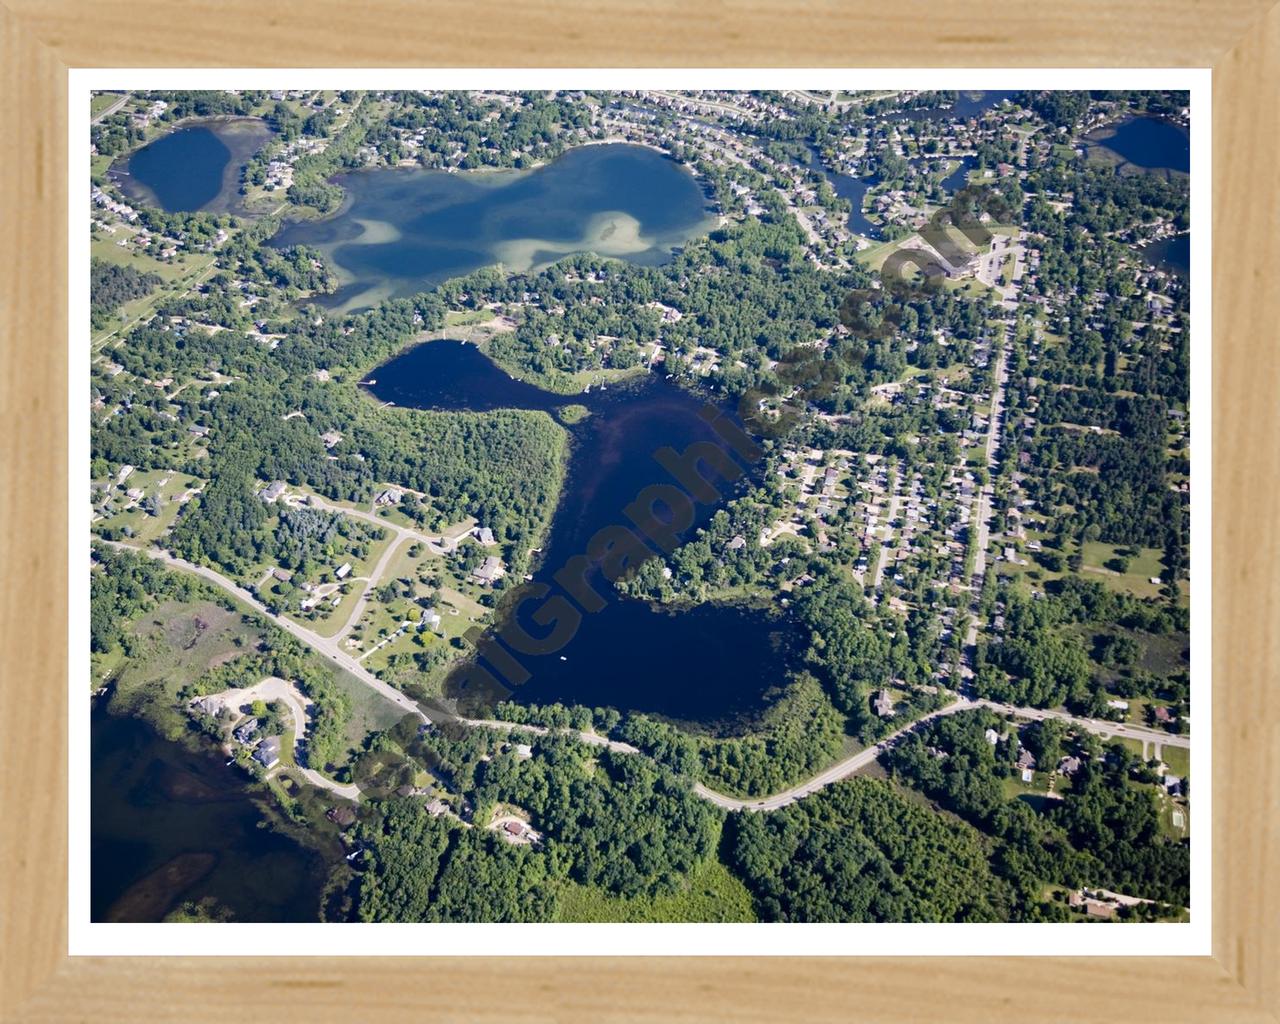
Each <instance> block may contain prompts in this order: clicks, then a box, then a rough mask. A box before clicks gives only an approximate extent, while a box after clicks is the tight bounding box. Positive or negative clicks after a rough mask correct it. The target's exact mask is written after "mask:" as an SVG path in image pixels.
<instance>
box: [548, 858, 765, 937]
mask: <svg viewBox="0 0 1280 1024" xmlns="http://www.w3.org/2000/svg"><path fill="white" fill-rule="evenodd" d="M755 919H756V916H755V912H754V910H753V909H752V906H751V894H750V893H749V892H748V891H747V887H746V886H745V885H743V884H742V882H740V881H739V880H738V879H737V878H735V877H734V876H733V875H732V874H730V872H729V869H728V868H726V867H725V866H724V865H723V864H721V863H720V862H719V861H714V860H713V861H708V862H707V863H705V864H703V865H701V866H700V867H698V868H696V869H695V870H693V871H692V872H690V874H689V877H688V878H687V879H686V880H685V882H684V885H683V886H682V887H681V889H680V890H679V891H677V892H675V893H671V894H670V895H666V896H653V897H643V896H642V897H633V898H629V899H621V898H619V897H616V896H609V895H606V894H605V893H603V892H601V891H600V890H598V889H593V888H589V887H587V886H582V885H577V884H575V883H572V882H570V883H567V884H566V885H565V886H564V888H562V889H561V890H560V907H559V912H558V913H557V915H556V920H557V921H561V922H567V921H578V922H584V921H586V922H604V921H618V922H632V923H641V922H659V921H672V922H707V921H715V922H722V921H737V922H750V921H754V920H755Z"/></svg>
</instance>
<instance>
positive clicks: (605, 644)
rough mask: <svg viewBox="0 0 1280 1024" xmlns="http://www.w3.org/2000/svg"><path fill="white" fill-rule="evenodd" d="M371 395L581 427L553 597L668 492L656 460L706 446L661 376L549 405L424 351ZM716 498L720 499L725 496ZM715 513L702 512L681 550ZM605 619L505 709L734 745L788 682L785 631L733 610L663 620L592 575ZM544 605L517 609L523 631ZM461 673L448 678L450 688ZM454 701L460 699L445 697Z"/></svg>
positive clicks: (540, 579) (589, 619)
mask: <svg viewBox="0 0 1280 1024" xmlns="http://www.w3.org/2000/svg"><path fill="white" fill-rule="evenodd" d="M373 377H374V378H375V379H376V380H377V384H376V385H374V386H373V387H372V391H373V394H374V395H375V396H376V397H377V398H378V399H381V400H384V401H394V402H395V403H396V404H397V405H401V406H414V407H418V408H430V409H446V410H462V409H467V410H488V409H494V408H504V407H507V408H522V409H541V410H552V409H555V408H556V407H558V406H562V405H568V404H570V403H573V404H580V405H585V406H587V408H588V409H589V410H590V413H591V414H590V415H589V416H588V417H587V418H586V419H584V420H582V421H581V422H579V423H577V424H575V425H574V426H572V427H570V428H568V429H569V431H570V434H571V443H572V455H571V458H570V463H569V467H568V472H567V477H566V481H565V486H564V492H563V494H562V496H561V501H560V505H559V507H558V508H557V510H556V514H555V518H554V520H553V522H552V525H551V530H550V533H549V536H548V538H547V542H546V545H545V550H544V552H543V553H542V556H541V560H540V565H539V568H538V569H537V570H536V571H535V572H534V581H535V582H537V583H547V584H548V585H550V586H551V587H552V589H553V591H557V590H558V587H557V585H556V584H555V583H554V581H553V580H552V577H553V575H554V573H555V572H556V571H557V570H559V569H561V568H562V567H564V565H565V564H566V562H567V561H568V560H569V559H570V558H571V557H572V556H574V555H578V554H582V553H584V552H585V551H586V550H587V544H588V541H589V540H590V538H591V537H592V536H593V535H594V534H595V533H596V531H597V530H599V529H601V528H602V527H605V526H611V525H614V524H619V525H623V524H626V523H627V522H628V520H627V519H626V517H625V516H624V514H623V509H624V508H625V507H626V506H627V505H628V504H629V503H630V502H631V501H633V500H634V499H635V498H636V496H637V494H639V492H640V491H641V490H643V489H644V488H645V487H646V486H648V485H650V484H655V483H670V482H671V477H670V476H668V474H667V473H666V471H665V470H664V469H663V468H662V467H661V466H660V465H659V464H658V463H657V462H656V461H655V459H654V453H655V452H656V451H657V450H658V449H659V448H661V447H663V446H664V445H665V446H670V447H672V448H674V449H675V450H676V451H677V452H679V451H683V450H684V449H685V448H687V447H688V446H689V445H690V444H692V443H693V442H695V441H706V440H713V439H714V437H715V435H714V434H713V432H712V430H711V428H710V427H709V426H708V424H707V422H706V420H704V419H703V418H701V417H700V416H699V412H700V411H703V410H704V409H706V408H707V403H706V401H705V400H702V399H699V398H697V397H695V396H693V395H691V394H690V393H688V392H687V391H684V390H683V389H681V388H679V387H677V386H675V385H674V384H672V383H670V382H669V381H667V380H665V379H663V378H662V377H660V376H659V375H657V374H651V375H647V376H645V377H642V378H639V379H637V380H634V381H631V382H628V383H626V384H618V385H613V386H611V387H609V388H607V389H605V390H600V389H592V391H590V392H588V393H585V394H581V395H555V394H552V393H550V392H546V391H543V390H541V389H540V388H536V387H533V386H531V385H529V384H525V383H522V382H519V381H514V380H512V379H511V377H510V376H509V375H508V374H507V373H506V372H505V371H503V370H502V369H501V368H500V367H498V366H496V365H495V364H494V363H492V362H491V361H490V360H489V359H488V358H487V357H486V356H485V355H484V354H483V353H481V352H480V350H479V349H477V348H476V347H475V346H474V345H467V344H463V343H460V342H456V341H434V342H428V343H426V344H423V345H420V346H418V347H417V348H414V349H412V350H410V351H409V352H407V353H405V354H404V355H402V356H399V357H398V358H396V359H394V360H392V361H391V362H389V363H387V364H385V365H383V366H381V367H379V368H378V369H377V370H376V371H374V372H373ZM722 490H724V491H725V492H726V497H727V490H728V489H727V488H722ZM716 507H718V505H698V506H697V508H696V512H697V515H696V518H695V521H694V523H693V524H692V525H691V526H690V527H689V528H688V529H687V530H686V531H685V532H684V534H683V536H685V537H689V536H691V535H692V533H693V531H694V530H695V529H696V527H697V526H699V525H702V524H705V523H706V521H707V520H708V519H710V517H711V515H712V514H713V513H714V511H715V508H716ZM589 578H590V579H591V581H592V585H593V587H594V589H595V590H596V591H597V592H598V593H601V594H602V595H604V596H605V598H606V600H607V603H606V605H605V607H604V608H603V610H601V611H598V612H595V613H593V614H588V615H584V617H583V621H582V624H581V626H580V627H579V628H578V630H577V632H576V634H575V635H574V636H573V638H572V639H571V640H570V641H569V643H568V644H567V645H566V646H564V647H562V648H559V649H557V650H555V651H552V652H549V653H547V654H543V655H539V656H530V655H521V656H520V661H521V663H522V664H523V666H524V667H525V669H527V670H528V671H529V672H530V674H531V678H530V679H529V681H528V682H526V683H525V684H524V685H522V686H520V687H519V688H518V689H517V690H516V691H515V694H514V697H515V699H518V700H520V701H524V702H530V703H539V704H542V703H551V702H554V701H560V702H562V703H572V704H585V705H587V706H592V707H595V706H600V707H603V706H609V707H615V708H618V709H619V710H622V711H628V710H635V711H646V712H650V713H653V714H657V715H661V716H663V717H666V718H669V719H672V720H675V721H679V722H681V723H683V724H686V725H689V726H692V727H698V728H701V729H704V730H707V731H711V732H716V733H727V732H735V731H741V729H742V728H743V727H744V726H745V725H746V724H749V722H750V721H751V720H752V718H753V717H754V716H755V715H756V714H757V713H758V712H759V711H761V710H762V709H763V708H764V707H765V706H766V704H767V701H768V697H767V692H768V690H769V689H770V688H771V687H773V686H776V685H779V684H781V683H782V682H784V681H785V676H786V668H787V663H788V660H789V659H788V645H789V644H790V643H792V641H793V637H792V633H791V630H790V628H789V626H788V625H787V623H786V621H785V620H777V619H775V618H771V617H770V616H769V615H768V614H766V613H765V612H764V611H761V610H758V609H751V608H746V607H743V606H737V605H722V604H721V605H713V604H707V605H699V606H695V607H690V608H685V609H682V610H680V611H678V612H672V611H670V610H667V609H663V608H655V607H651V606H650V605H649V604H648V603H646V602H643V601H635V600H629V599H624V598H622V597H621V596H619V595H618V594H617V593H616V592H615V591H613V589H612V588H611V586H610V584H609V583H608V582H606V581H604V580H602V579H601V578H600V575H599V572H598V571H594V572H593V573H592V575H591V576H590V577H589ZM539 607H540V602H536V601H530V602H527V603H526V604H525V605H523V606H522V609H521V613H522V618H521V619H520V622H521V624H523V625H525V626H526V627H527V628H528V629H529V632H531V633H533V634H534V635H543V634H545V633H546V632H547V630H546V628H545V627H543V626H538V625H535V624H533V623H531V622H528V621H527V620H526V619H527V617H528V616H531V615H532V614H533V613H535V612H536V611H537V609H538V608H539ZM464 675H465V673H455V674H454V676H453V677H451V680H452V681H453V682H455V683H456V682H457V681H458V680H460V679H461V678H462V677H463V676H464ZM455 695H456V694H455Z"/></svg>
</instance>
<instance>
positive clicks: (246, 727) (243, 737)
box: [231, 718, 258, 743]
mask: <svg viewBox="0 0 1280 1024" xmlns="http://www.w3.org/2000/svg"><path fill="white" fill-rule="evenodd" d="M257 731H258V720H257V719H256V718H250V719H249V720H248V721H247V722H241V723H240V725H239V726H238V727H237V728H236V731H235V732H233V733H232V734H231V735H233V736H234V737H235V738H236V739H237V740H239V741H240V742H241V743H248V742H249V741H250V740H251V739H253V737H254V735H255V734H256V733H257Z"/></svg>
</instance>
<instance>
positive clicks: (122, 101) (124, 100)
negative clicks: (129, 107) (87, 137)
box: [89, 93, 132, 124]
mask: <svg viewBox="0 0 1280 1024" xmlns="http://www.w3.org/2000/svg"><path fill="white" fill-rule="evenodd" d="M131 95H132V93H125V94H124V95H123V96H121V97H120V98H119V99H118V100H116V101H115V102H114V103H113V104H111V106H109V107H107V109H106V110H104V111H102V113H100V114H99V115H98V116H97V117H95V118H92V119H91V120H90V121H89V123H90V124H97V123H98V122H99V121H101V120H102V119H103V118H104V117H110V116H111V115H112V114H114V113H115V112H116V111H117V110H119V109H120V108H121V107H123V106H124V105H125V104H126V103H128V102H129V97H130V96H131Z"/></svg>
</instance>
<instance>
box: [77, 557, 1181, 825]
mask: <svg viewBox="0 0 1280 1024" xmlns="http://www.w3.org/2000/svg"><path fill="white" fill-rule="evenodd" d="M101 543H103V544H106V545H107V546H109V547H113V548H118V549H120V550H124V551H133V552H136V553H140V554H144V555H147V556H148V557H150V558H154V559H156V560H157V561H161V562H164V563H165V564H166V565H169V566H171V567H173V568H176V569H184V570H186V571H187V572H193V573H195V574H197V575H198V576H201V577H203V578H204V579H206V580H208V581H209V582H210V583H213V584H215V585H217V586H219V587H221V588H222V589H223V590H225V591H227V592H229V593H231V594H233V595H234V596H236V597H237V598H239V599H240V600H241V601H244V602H246V603H247V604H249V605H251V606H252V607H253V608H254V609H256V610H257V611H258V612H260V613H261V614H262V615H264V616H266V617H267V618H268V619H270V620H271V621H273V622H275V623H276V624H277V625H278V626H280V628H281V629H283V630H285V632H287V633H289V634H290V635H292V636H294V637H296V638H297V639H298V640H301V641H302V642H303V643H304V644H307V645H308V646H310V647H311V648H312V649H313V650H315V651H317V652H319V653H320V654H322V655H323V656H324V657H326V658H328V659H329V660H330V661H332V662H333V663H334V664H336V665H338V666H339V667H341V668H343V669H345V670H346V671H347V672H349V673H351V675H353V676H354V677H355V678H356V679H358V680H359V681H360V682H362V683H364V684H365V685H366V686H368V687H369V688H370V689H372V690H374V691H375V692H377V693H378V694H380V695H381V696H382V697H384V698H386V699H387V700H389V701H391V703H393V704H395V705H396V706H397V707H399V708H400V709H401V710H403V711H405V712H407V713H409V714H414V715H417V716H418V717H419V718H421V719H422V720H423V721H426V722H430V721H432V720H433V719H432V718H431V717H430V716H428V715H427V713H426V712H425V711H423V710H422V708H421V707H419V706H418V704H417V703H416V702H414V701H413V700H412V699H410V698H409V697H408V696H406V695H405V694H404V693H402V692H401V691H399V690H397V689H396V688H395V687H394V686H391V685H389V684H387V683H384V682H383V681H382V680H381V679H379V678H378V677H377V676H375V675H374V674H373V673H372V672H370V671H369V670H368V669H366V668H365V667H364V666H363V665H361V664H360V663H359V662H358V661H356V660H355V659H354V658H352V657H351V656H350V655H348V654H346V653H345V652H343V651H342V650H341V649H340V648H339V647H338V643H337V641H336V640H331V639H327V638H325V637H322V636H318V635H317V634H315V633H313V632H311V630H309V629H306V628H304V627H302V626H300V625H298V624H297V623H296V622H294V621H292V620H291V619H288V618H285V617H284V616H280V615H274V614H272V613H271V612H270V611H268V610H267V607H266V606H265V605H264V604H262V602H260V601H259V600H258V599H257V598H256V597H254V595H253V594H251V593H250V592H249V591H247V590H245V589H244V588H243V587H241V586H238V585H237V584H236V583H234V582H232V581H231V580H229V579H227V577H225V576H223V575H222V574H221V573H219V572H217V571H216V570H214V569H210V568H208V567H206V566H202V565H195V564H194V563H192V562H188V561H186V560H185V559H181V558H178V557H176V556H175V555H171V554H170V553H169V552H167V551H164V550H161V549H159V548H139V547H133V546H131V545H128V544H122V543H120V542H118V541H102V542H101ZM980 707H984V708H988V709H990V710H992V711H995V712H997V713H998V714H1013V715H1017V716H1018V717H1019V718H1026V719H1030V720H1032V721H1040V720H1042V719H1045V718H1056V719H1059V720H1060V721H1063V722H1067V723H1070V724H1072V725H1074V726H1076V727H1077V728H1080V729H1084V730H1086V731H1088V732H1092V733H1096V734H1097V735H1099V736H1102V737H1104V738H1123V739H1135V740H1139V741H1147V742H1155V743H1160V744H1162V745H1164V746H1166V747H1185V748H1190V746H1191V738H1190V737H1189V736H1179V735H1176V734H1174V733H1168V732H1164V731H1163V730H1159V729H1150V728H1148V727H1146V726H1142V725H1132V724H1129V723H1124V722H1110V721H1105V720H1102V719H1097V718H1077V717H1076V716H1074V715H1070V714H1068V713H1067V712H1065V711H1054V710H1050V709H1047V708H1024V707H1016V706H1014V705H1011V704H998V703H996V702H995V701H990V700H981V699H979V700H974V699H971V698H967V697H960V698H958V699H957V700H955V701H953V702H952V703H950V704H948V705H946V706H945V707H942V708H939V709H938V710H937V711H933V712H930V713H929V714H927V715H925V716H924V717H922V718H917V719H916V720H915V721H913V722H909V723H908V724H907V725H904V726H903V727H902V728H901V729H899V730H898V731H897V732H894V733H891V734H890V735H888V736H886V737H885V738H884V739H882V740H881V741H880V742H879V743H877V744H875V746H871V747H868V748H867V749H866V750H860V751H858V753H856V754H853V755H852V756H850V757H847V758H845V759H844V760H843V761H839V762H837V763H836V764H833V765H832V766H831V767H829V768H826V769H824V770H823V771H821V772H819V773H818V774H817V775H814V776H813V777H812V778H811V779H808V780H807V781H805V782H802V783H800V784H798V785H796V786H792V787H791V788H790V789H784V790H782V791H781V792H780V793H773V794H771V795H769V796H766V797H755V798H753V799H749V800H744V799H741V798H739V797H734V796H728V795H726V794H724V793H719V792H717V791H716V790H714V789H710V788H709V787H707V786H704V785H703V784H702V783H700V782H699V783H696V784H695V785H694V787H693V790H694V792H695V793H697V795H698V796H700V797H702V798H703V799H704V800H709V801H710V802H711V803H713V804H715V805H716V806H718V807H723V808H724V809H725V810H729V811H774V810H777V809H778V808H780V807H785V806H787V805H788V804H791V803H795V801H797V800H800V799H803V798H804V797H806V796H809V795H810V794H812V793H816V792H817V791H818V790H820V789H823V788H825V787H826V786H830V785H831V784H833V783H835V782H839V781H840V780H841V779H845V778H848V777H849V776H850V775H853V774H854V773H855V772H857V771H859V770H860V769H862V768H865V767H866V766H867V765H869V764H871V762H872V761H874V760H875V759H876V758H878V757H879V756H880V755H881V754H882V753H884V751H885V750H886V749H887V748H888V747H890V746H892V745H893V744H894V743H895V742H896V741H897V740H898V739H900V738H901V737H902V736H904V735H905V734H907V733H909V732H911V731H912V730H913V729H916V728H919V726H921V725H922V724H923V723H925V722H928V721H931V720H932V719H935V718H938V717H940V716H942V715H952V714H955V713H956V712H959V711H969V710H972V709H974V708H980ZM435 720H436V721H441V720H443V716H440V715H437V718H436V719H435ZM454 721H456V722H458V723H459V724H461V725H465V726H470V727H478V728H488V729H500V730H508V731H509V730H524V731H526V732H530V733H534V734H535V735H546V734H547V733H550V732H565V733H569V734H572V735H575V736H577V738H578V739H579V740H581V741H582V742H584V743H590V744H592V745H594V746H600V747H607V748H608V749H610V750H613V751H617V752H618V753H623V754H639V753H641V751H640V750H639V749H638V748H636V747H634V746H632V745H631V744H629V743H623V742H622V741H620V740H611V739H609V738H607V737H605V736H601V735H600V734H599V733H594V732H579V731H577V730H574V729H561V730H554V729H549V728H547V727H546V726H541V725H526V724H523V723H519V722H503V721H500V720H498V719H491V718H485V719H480V718H459V717H456V716H454ZM333 785H336V784H331V785H328V786H326V787H325V788H328V789H332V788H333ZM343 795H346V794H345V793H344V794H343ZM353 799H354V798H353Z"/></svg>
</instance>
